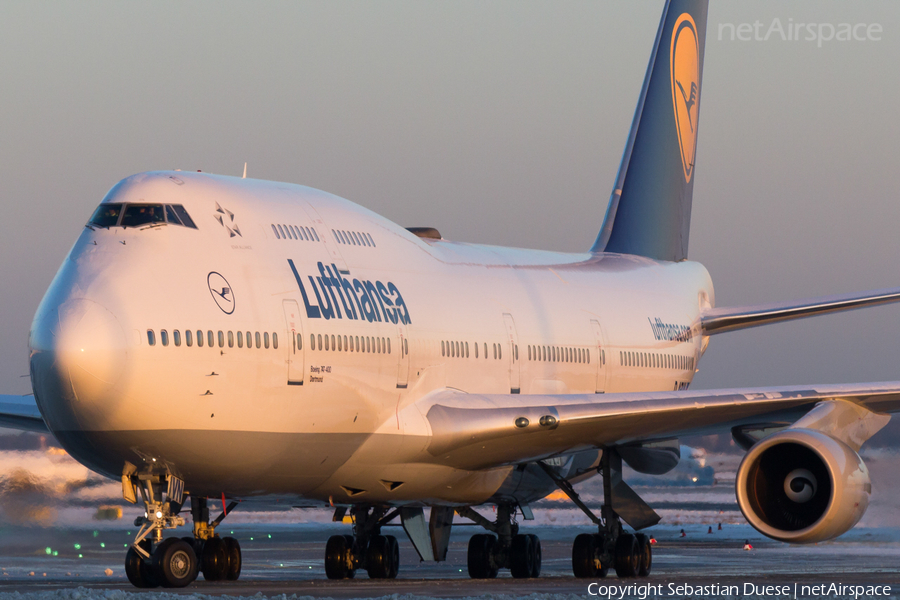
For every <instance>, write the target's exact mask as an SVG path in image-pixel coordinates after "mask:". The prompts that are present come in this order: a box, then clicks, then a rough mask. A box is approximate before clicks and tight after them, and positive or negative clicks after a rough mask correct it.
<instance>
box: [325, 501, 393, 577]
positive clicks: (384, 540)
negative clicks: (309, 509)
mask: <svg viewBox="0 0 900 600" xmlns="http://www.w3.org/2000/svg"><path fill="white" fill-rule="evenodd" d="M344 514H346V509H345V508H339V509H337V511H336V512H335V520H336V521H340V520H342V519H343V517H344ZM350 514H351V516H352V517H353V535H333V536H331V537H330V538H328V543H327V544H326V545H325V574H326V575H327V576H328V579H352V578H353V577H355V576H356V571H357V570H359V569H365V570H366V571H367V572H368V574H369V578H370V579H394V578H396V577H397V572H398V571H399V569H400V545H399V544H398V543H397V538H395V537H394V536H392V535H381V527H382V526H383V525H385V524H387V523H388V522H389V521H391V520H392V519H394V518H395V517H396V516H397V515H398V514H400V511H399V510H397V509H395V510H392V511H391V512H389V513H388V512H387V509H385V508H383V507H368V506H354V507H353V508H351V509H350Z"/></svg>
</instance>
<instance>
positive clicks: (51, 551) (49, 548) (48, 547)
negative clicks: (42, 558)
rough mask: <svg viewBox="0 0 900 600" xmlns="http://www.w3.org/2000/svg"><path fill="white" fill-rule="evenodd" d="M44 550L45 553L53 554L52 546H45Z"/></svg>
mask: <svg viewBox="0 0 900 600" xmlns="http://www.w3.org/2000/svg"><path fill="white" fill-rule="evenodd" d="M44 552H46V553H47V554H53V548H51V547H50V546H47V548H45V549H44Z"/></svg>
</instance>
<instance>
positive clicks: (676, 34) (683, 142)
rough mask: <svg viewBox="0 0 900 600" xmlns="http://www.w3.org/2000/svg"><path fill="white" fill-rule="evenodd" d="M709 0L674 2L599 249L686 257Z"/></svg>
mask: <svg viewBox="0 0 900 600" xmlns="http://www.w3.org/2000/svg"><path fill="white" fill-rule="evenodd" d="M706 12H707V0H669V2H667V3H666V6H665V8H664V9H663V15H662V19H661V21H660V24H659V30H658V31H657V33H656V40H655V42H654V44H653V52H652V53H651V55H650V64H649V65H648V66H647V75H646V76H645V77H644V85H643V86H642V87H641V95H640V97H639V98H638V104H637V109H636V110H635V114H634V121H633V122H632V124H631V131H630V132H629V134H628V142H627V143H626V145H625V153H624V155H623V156H622V164H621V165H620V166H619V173H618V175H617V176H616V182H615V185H614V186H613V192H612V196H611V197H610V200H609V206H608V208H607V210H606V217H605V218H604V220H603V227H602V228H601V230H600V234H599V235H598V236H597V241H595V242H594V245H593V247H592V248H591V251H592V252H618V253H621V254H636V255H639V256H646V257H648V258H653V259H657V260H671V261H678V260H684V259H685V258H687V250H688V237H689V234H690V225H691V197H692V195H693V189H694V157H695V156H696V149H697V126H698V120H699V116H700V95H701V88H702V85H701V79H702V75H703V50H704V46H705V44H706Z"/></svg>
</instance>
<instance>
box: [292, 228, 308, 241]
mask: <svg viewBox="0 0 900 600" xmlns="http://www.w3.org/2000/svg"><path fill="white" fill-rule="evenodd" d="M294 229H295V230H296V231H297V235H298V236H299V237H300V239H301V240H306V234H305V233H303V228H302V227H297V226H296V225H295V226H294Z"/></svg>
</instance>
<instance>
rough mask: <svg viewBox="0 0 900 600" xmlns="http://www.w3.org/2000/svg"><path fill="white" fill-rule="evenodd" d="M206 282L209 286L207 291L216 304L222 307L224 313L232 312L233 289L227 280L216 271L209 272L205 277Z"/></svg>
mask: <svg viewBox="0 0 900 600" xmlns="http://www.w3.org/2000/svg"><path fill="white" fill-rule="evenodd" d="M206 283H207V285H208V286H209V293H210V294H212V297H213V300H215V301H216V305H217V306H218V307H219V308H221V309H222V312H223V313H225V314H226V315H230V314H231V313H233V312H234V290H232V289H231V286H230V285H229V284H228V281H227V280H226V279H225V278H224V277H222V276H221V275H219V274H218V273H216V272H215V271H212V272H210V274H209V275H207V277H206Z"/></svg>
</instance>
